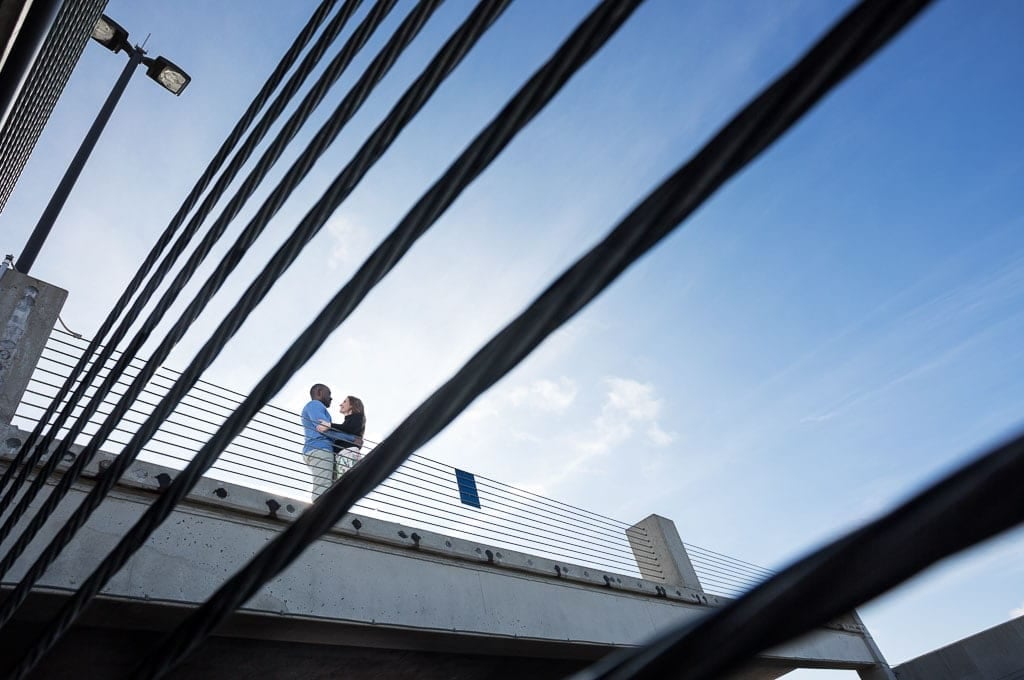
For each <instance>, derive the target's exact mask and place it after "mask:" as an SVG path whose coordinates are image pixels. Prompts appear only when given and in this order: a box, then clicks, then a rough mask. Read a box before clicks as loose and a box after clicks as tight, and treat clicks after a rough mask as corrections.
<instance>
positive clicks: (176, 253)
mask: <svg viewBox="0 0 1024 680" xmlns="http://www.w3.org/2000/svg"><path fill="white" fill-rule="evenodd" d="M360 2H361V0H350V1H349V2H348V3H347V4H346V5H345V6H344V7H342V9H341V10H340V11H339V12H338V14H337V15H336V16H335V17H334V19H333V20H332V21H331V22H330V23H329V24H328V26H327V27H326V28H325V30H324V33H323V34H322V35H321V36H320V39H319V40H317V43H316V44H315V45H314V47H313V48H312V49H311V50H310V52H309V53H308V54H307V55H306V57H305V58H304V59H303V62H302V64H301V65H300V67H299V68H298V69H296V72H295V74H294V75H293V76H292V78H291V79H290V80H289V82H288V83H287V84H286V85H285V86H284V87H283V88H282V89H281V92H280V93H279V94H278V96H277V97H276V98H275V100H274V102H273V103H272V104H271V105H270V107H268V109H267V112H266V113H265V114H264V115H263V117H262V118H261V120H260V122H259V123H258V124H257V125H256V126H255V127H254V128H253V131H252V132H251V133H250V135H249V137H248V138H247V140H246V142H245V143H244V144H243V145H242V147H241V148H240V149H239V152H238V153H237V154H236V155H235V157H234V158H233V159H232V161H231V163H230V164H229V166H228V168H227V169H225V171H224V173H223V174H222V175H221V177H220V178H219V180H218V181H217V183H216V185H215V186H214V188H213V189H212V190H211V191H210V194H209V195H208V196H207V197H206V199H205V200H204V201H203V204H202V205H201V206H200V208H199V209H198V210H197V211H196V214H195V215H194V216H193V217H192V219H191V220H190V221H189V224H188V225H187V227H186V228H185V229H184V230H183V232H182V234H181V235H180V236H179V238H178V239H177V240H176V241H175V243H174V245H173V246H172V248H171V249H170V250H169V251H168V253H167V255H166V256H165V257H164V259H163V261H162V262H161V263H160V266H159V268H158V270H157V272H156V273H155V274H154V275H153V277H152V279H151V280H150V281H149V283H148V284H147V285H146V288H145V290H144V291H143V292H142V293H141V294H140V296H139V298H138V300H136V302H135V304H134V305H133V306H132V308H131V309H130V310H129V312H128V313H127V314H126V315H125V318H124V320H123V321H122V322H121V324H120V325H119V326H118V328H117V330H116V331H115V332H114V334H113V335H112V336H111V338H110V340H109V342H108V344H107V346H106V347H105V348H104V349H103V352H102V353H101V355H100V356H99V358H97V359H96V361H95V362H94V363H93V365H92V366H91V367H90V370H89V372H88V374H87V375H86V377H85V378H83V379H82V381H81V382H80V383H79V385H78V388H77V389H76V390H75V393H74V394H73V395H72V397H71V398H70V399H69V400H68V402H67V403H66V404H65V406H64V409H63V411H62V412H61V414H60V417H59V418H58V419H57V420H56V422H55V423H54V424H53V425H51V426H50V429H49V431H48V432H47V434H46V436H45V437H44V438H43V439H42V441H41V442H39V444H38V446H36V449H35V451H34V452H33V454H32V456H31V458H30V459H29V460H28V462H27V464H26V465H25V467H24V468H23V469H22V470H21V471H20V472H19V473H18V478H17V479H16V480H15V483H14V485H13V486H12V488H11V489H10V490H8V493H7V494H6V496H5V497H4V498H3V500H2V501H0V508H6V507H10V505H11V503H12V502H13V498H14V496H15V494H16V492H17V491H18V489H19V487H20V486H21V485H22V483H23V482H24V480H25V478H26V477H27V475H28V474H29V473H30V472H31V470H32V468H33V466H34V465H35V464H36V463H37V462H38V460H39V459H40V458H41V457H42V456H43V454H44V453H45V452H46V451H48V450H49V449H50V446H51V444H52V443H53V441H54V439H55V438H56V437H57V435H58V433H59V430H60V428H61V427H62V426H63V425H64V423H65V422H66V421H67V420H68V418H70V417H71V416H72V414H73V410H74V408H75V406H76V405H77V404H78V402H79V401H81V399H82V397H83V396H84V395H85V393H86V391H87V390H88V388H89V387H90V386H91V385H92V383H93V382H94V381H95V380H96V377H97V376H98V375H99V373H100V371H101V370H102V369H103V368H104V367H105V366H106V363H107V362H108V361H109V359H110V357H111V356H113V354H114V351H115V349H116V347H117V345H118V344H119V343H120V341H121V340H122V339H123V338H124V336H125V335H126V334H127V333H128V331H129V330H130V328H131V325H132V324H133V323H134V322H135V321H136V320H137V319H138V317H139V315H140V314H141V313H142V310H143V308H144V307H145V306H146V304H147V303H148V302H149V300H150V298H151V297H152V296H153V294H154V293H155V292H156V289H157V288H158V287H159V285H160V283H161V282H162V281H163V279H164V278H165V277H166V275H167V273H168V271H169V270H170V269H171V267H172V266H173V265H174V262H175V261H176V260H177V259H178V257H180V256H181V254H182V253H183V252H184V250H185V248H186V247H187V246H188V243H189V241H190V240H191V239H192V237H193V236H195V234H196V233H197V232H198V231H199V228H200V227H201V226H202V223H203V221H204V220H205V219H206V217H207V216H208V215H209V213H210V212H211V211H212V210H213V207H214V206H215V205H216V203H217V202H218V201H219V200H220V198H221V196H223V194H224V192H225V191H226V190H227V188H228V185H229V184H230V183H231V181H232V180H234V178H235V177H236V176H237V174H238V172H239V171H240V170H241V168H242V166H243V165H244V164H245V162H246V161H247V160H248V159H249V157H250V156H251V154H252V153H253V151H254V150H255V148H256V146H257V145H258V144H259V142H260V141H261V140H262V139H263V137H264V136H265V135H266V133H267V131H268V130H269V129H270V127H271V126H272V125H273V124H274V122H275V121H276V120H277V118H278V117H279V116H280V114H281V113H282V112H283V111H284V109H285V107H286V106H287V104H288V103H289V102H290V101H291V99H292V97H293V96H294V95H295V93H296V92H297V91H298V89H299V88H300V87H301V85H302V83H303V82H304V81H305V80H306V78H307V77H308V76H309V75H310V73H311V72H312V71H313V69H314V68H316V66H317V64H318V63H319V62H320V59H321V58H322V57H323V54H324V52H325V51H326V50H327V48H328V47H329V46H330V44H331V43H332V42H333V41H334V39H335V38H336V37H337V36H338V34H339V33H340V32H341V30H342V28H343V27H344V25H345V23H346V22H347V20H348V19H349V18H350V17H351V15H352V13H353V12H354V11H355V10H356V8H357V7H358V5H359V4H360ZM393 4H394V3H393V2H391V5H392V6H393ZM371 16H375V17H378V19H382V18H383V17H381V16H380V14H379V13H373V12H371ZM364 23H365V22H364ZM355 35H359V36H363V37H367V36H366V35H364V33H360V32H359V31H357V32H356V34H355ZM355 40H356V38H355V36H353V39H352V40H350V41H349V42H348V44H347V45H346V47H345V48H343V49H342V50H341V51H340V52H339V54H338V55H337V56H336V57H335V59H334V60H332V62H331V64H330V65H329V66H328V68H327V69H326V70H325V71H324V73H323V75H321V77H320V78H319V79H318V81H317V83H316V85H314V87H313V88H312V89H311V91H310V93H309V94H308V95H307V96H306V97H305V98H304V100H303V102H302V104H301V105H300V106H299V107H298V109H297V110H296V112H295V113H294V114H293V115H292V116H291V117H290V118H289V120H288V122H287V123H286V124H285V125H284V127H283V128H282V131H281V132H280V133H279V134H278V136H277V138H276V139H275V141H274V142H273V144H272V145H271V146H270V148H268V149H267V151H265V152H264V154H263V155H262V157H261V158H260V161H259V163H258V164H257V167H256V169H254V170H253V171H252V172H250V174H249V176H248V177H247V178H246V181H245V182H244V183H243V186H242V187H241V188H240V189H239V190H238V191H237V192H236V193H235V195H234V197H233V198H232V200H231V201H230V202H229V204H228V206H227V207H226V208H225V210H224V211H223V212H222V214H221V216H220V218H219V219H218V220H217V221H216V222H215V223H214V225H213V226H212V227H211V228H210V229H209V230H207V233H206V236H205V237H204V238H203V240H202V241H201V243H200V245H199V246H198V247H197V248H196V251H195V252H194V253H193V254H192V256H191V257H189V259H188V261H187V262H186V263H185V265H184V266H183V267H182V271H181V272H180V273H179V274H178V276H177V277H176V278H175V280H174V282H173V283H172V284H171V286H170V287H169V288H168V289H167V292H166V293H165V294H164V296H163V297H162V298H161V300H160V301H159V302H158V303H157V305H156V309H155V310H154V311H153V312H152V313H151V314H150V317H149V320H148V322H147V324H148V325H146V326H144V328H143V330H140V331H139V333H138V334H137V335H136V337H135V339H134V341H133V342H134V344H133V345H131V346H130V347H131V348H135V349H134V350H133V351H132V352H130V353H133V354H134V353H135V352H137V351H138V348H141V346H142V344H143V342H144V340H145V339H146V338H148V335H149V333H150V332H152V327H153V326H155V325H156V323H158V322H159V321H160V320H161V319H162V318H163V315H164V313H165V312H166V309H167V307H169V305H170V304H171V303H172V302H173V301H174V299H176V297H177V295H178V293H179V292H180V291H181V289H182V288H183V287H184V286H185V284H186V283H187V282H188V280H189V279H190V278H191V276H192V275H193V274H194V272H195V270H196V269H197V268H198V266H199V264H200V263H201V262H202V261H203V259H205V257H206V255H207V254H208V253H209V250H210V249H211V248H212V247H213V245H214V244H215V243H216V242H217V240H218V239H219V237H220V236H221V235H222V234H223V232H224V230H225V229H226V228H227V225H228V224H229V223H230V220H231V218H233V217H234V216H235V215H237V213H238V211H239V210H241V208H242V206H243V205H244V203H245V201H246V199H247V198H248V197H249V196H251V194H252V192H253V191H255V190H256V187H257V186H258V185H259V183H260V182H261V181H262V179H263V178H264V177H265V176H266V173H267V172H268V171H269V169H270V167H271V166H272V165H273V163H274V162H275V161H276V159H277V158H278V157H279V156H280V154H281V153H282V152H283V150H284V148H285V147H286V146H287V144H288V143H289V142H290V141H291V139H292V138H293V137H294V135H295V133H296V132H297V131H298V130H299V128H300V127H301V126H302V125H303V124H304V122H305V121H306V120H307V118H308V117H309V115H311V113H312V111H313V109H314V108H315V107H316V105H317V104H319V102H320V101H321V100H322V99H323V96H324V95H325V94H326V92H327V90H328V88H329V87H330V86H331V85H332V84H333V83H334V81H335V80H336V79H337V78H338V77H339V76H340V73H341V71H342V70H343V69H344V67H345V66H346V65H347V64H348V62H349V61H350V60H351V57H352V56H353V55H354V52H353V49H357V48H356V47H355V46H354V45H353V42H354V41H355ZM358 44H361V43H358ZM126 351H127V350H126ZM112 370H113V372H114V373H115V374H120V373H121V372H122V371H123V370H124V369H123V364H116V365H115V367H114V368H113V369H112ZM107 384H108V383H104V385H103V386H101V387H100V388H99V392H101V393H104V394H105V392H106V390H107V389H108V388H107V386H106V385H107ZM92 399H93V403H95V399H96V396H95V395H94V396H93V397H92ZM54 404H56V400H55V402H54ZM52 408H56V406H55V405H54V406H53V407H52ZM95 408H96V407H95V406H93V409H95ZM91 415H92V413H89V416H91ZM87 419H88V417H86V420H87ZM44 420H48V418H44ZM79 422H80V423H81V421H79ZM82 427H84V423H81V424H80V425H78V426H77V427H75V426H73V427H72V429H71V432H70V433H69V434H68V435H67V436H66V437H65V441H68V440H70V441H72V442H73V441H74V439H75V437H77V436H78V435H79V434H80V432H81V429H82ZM40 429H41V427H40V425H37V426H36V428H35V430H36V431H39V430H40ZM32 441H33V438H32V437H29V439H28V440H27V441H26V443H25V444H24V445H22V450H26V449H27V447H28V446H30V445H31V443H32ZM68 446H70V444H65V445H63V446H59V447H58V451H56V452H54V453H52V454H51V456H50V458H49V459H48V460H47V462H46V463H45V464H44V466H43V468H42V470H41V471H40V472H39V473H38V474H37V476H36V479H35V480H34V481H33V484H32V487H31V488H30V489H29V491H28V492H27V494H26V497H28V500H29V501H30V500H31V499H32V498H34V497H35V495H36V494H37V493H38V492H39V488H40V486H41V485H42V483H43V482H44V481H45V480H46V479H47V478H48V477H49V476H50V475H51V474H52V473H53V470H54V469H55V468H56V466H57V465H58V463H59V462H60V456H61V455H62V454H63V451H66V450H67V448H68ZM61 449H63V450H61ZM27 504H28V503H27V501H26V500H25V499H24V498H23V499H22V501H20V502H19V504H18V506H16V508H15V511H14V513H13V514H14V515H18V516H20V515H21V514H23V513H24V508H25V507H27ZM13 521H16V518H15V519H13V520H12V518H8V520H7V521H6V522H5V523H4V525H3V526H2V527H0V542H2V541H3V540H4V539H5V538H6V537H7V535H8V534H9V533H10V530H11V529H10V528H11V526H13ZM0 573H3V570H0Z"/></svg>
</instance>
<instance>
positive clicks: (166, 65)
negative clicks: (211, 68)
mask: <svg viewBox="0 0 1024 680" xmlns="http://www.w3.org/2000/svg"><path fill="white" fill-rule="evenodd" d="M143 63H145V64H146V66H147V68H146V75H147V76H149V77H150V78H152V79H153V80H155V81H156V82H158V83H160V85H162V86H163V87H164V88H166V89H167V90H168V91H170V92H172V93H174V94H176V95H180V94H181V93H182V91H183V90H184V89H185V87H186V86H188V84H189V82H190V81H191V80H192V78H191V76H189V74H187V73H185V72H184V71H183V70H181V69H180V68H179V67H178V66H177V65H175V64H174V62H172V61H170V60H168V59H165V58H164V57H157V58H156V59H146V60H145V61H144V62H143Z"/></svg>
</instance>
